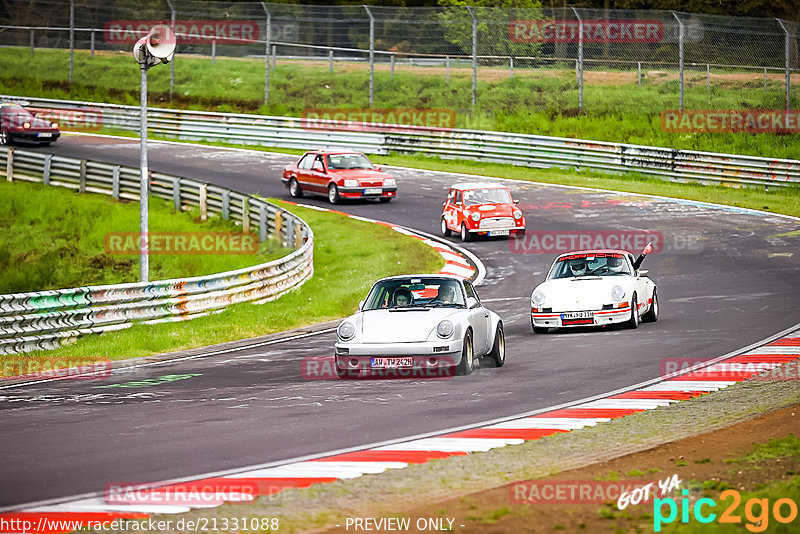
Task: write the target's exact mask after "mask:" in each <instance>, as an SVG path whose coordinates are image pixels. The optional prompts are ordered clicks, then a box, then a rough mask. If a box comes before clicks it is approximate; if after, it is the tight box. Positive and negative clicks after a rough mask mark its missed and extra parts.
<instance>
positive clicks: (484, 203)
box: [441, 183, 525, 241]
mask: <svg viewBox="0 0 800 534" xmlns="http://www.w3.org/2000/svg"><path fill="white" fill-rule="evenodd" d="M441 222H442V234H443V235H445V236H449V235H450V232H460V233H461V240H462V241H469V240H470V239H471V238H472V237H473V236H476V235H485V236H490V237H491V236H508V235H522V234H524V233H525V217H524V216H523V215H522V210H520V209H519V208H518V207H517V202H516V201H515V200H514V199H513V198H511V192H510V191H509V190H508V188H507V187H505V186H502V185H498V184H488V183H463V184H456V185H454V186H452V187H451V188H450V192H449V193H448V194H447V200H446V201H445V203H444V206H443V207H442V221H441Z"/></svg>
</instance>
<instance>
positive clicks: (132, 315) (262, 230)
mask: <svg viewBox="0 0 800 534" xmlns="http://www.w3.org/2000/svg"><path fill="white" fill-rule="evenodd" d="M139 172H140V171H139V169H134V168H129V167H124V166H120V165H109V164H106V163H98V162H94V161H86V160H78V159H73V158H65V157H60V156H53V155H50V154H40V153H36V152H27V151H21V150H15V149H14V148H8V149H7V150H0V173H3V174H4V175H5V176H6V179H7V180H8V181H12V180H25V181H33V182H43V183H44V184H46V185H48V184H49V185H52V186H62V187H68V188H72V189H77V190H79V191H81V192H85V191H86V192H95V193H103V194H108V195H112V196H113V197H114V198H126V199H130V200H135V201H138V200H139V194H138V192H139ZM150 184H151V193H152V194H153V195H154V196H157V197H161V198H166V199H169V200H172V201H173V203H174V206H175V209H176V210H181V209H184V208H185V207H188V206H200V208H201V213H203V212H216V213H219V214H220V215H221V216H222V217H223V218H225V219H231V220H234V221H239V222H240V223H241V225H242V230H243V231H244V232H248V231H249V230H250V228H253V229H256V228H258V232H259V239H260V240H261V241H262V242H263V241H265V240H267V239H268V238H269V237H274V238H276V239H277V240H278V241H279V243H280V245H281V246H285V247H289V248H294V249H295V250H294V251H293V252H291V253H290V254H288V255H287V256H285V257H283V258H280V259H278V260H274V261H270V262H267V263H262V264H260V265H255V266H253V267H246V268H244V269H238V270H235V271H229V272H224V273H218V274H211V275H205V276H196V277H192V278H182V279H174V280H162V281H155V282H144V283H132V284H117V285H106V286H93V287H79V288H72V289H60V290H53V291H38V292H33V293H17V294H11V295H0V354H14V353H19V352H28V351H31V350H46V349H53V348H57V347H58V346H60V345H61V344H62V343H63V342H65V341H68V340H72V339H75V338H77V337H79V336H82V335H85V334H92V333H100V332H109V331H113V330H120V329H123V328H127V327H129V326H131V325H132V324H134V323H145V324H154V323H160V322H170V321H183V320H187V319H193V318H195V317H200V316H203V315H207V314H209V313H212V312H214V311H218V310H222V309H223V308H225V307H227V306H229V305H231V304H235V303H239V302H248V301H250V302H255V303H263V302H267V301H269V300H273V299H276V298H278V297H279V296H281V295H282V294H283V293H285V292H287V291H289V290H291V289H294V288H296V287H299V286H300V285H302V284H303V283H304V282H305V281H306V280H307V279H308V278H310V277H311V276H312V274H313V271H314V266H313V252H314V234H313V232H312V231H311V228H310V227H309V226H308V225H307V224H306V223H305V222H304V221H303V220H302V219H300V218H299V217H297V216H295V215H294V214H292V213H291V212H289V211H286V210H283V209H281V208H279V207H278V206H275V205H273V204H270V203H269V202H266V201H264V200H262V199H259V198H256V197H254V196H251V195H245V194H242V193H237V192H235V191H231V190H228V189H225V188H223V187H219V186H216V185H212V184H207V183H204V182H200V181H197V180H190V179H187V178H181V177H178V176H171V175H167V174H161V173H155V172H153V173H151V177H150Z"/></svg>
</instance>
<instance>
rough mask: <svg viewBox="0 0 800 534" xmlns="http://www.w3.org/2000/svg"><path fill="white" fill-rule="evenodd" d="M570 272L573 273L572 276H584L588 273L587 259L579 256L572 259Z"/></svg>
mask: <svg viewBox="0 0 800 534" xmlns="http://www.w3.org/2000/svg"><path fill="white" fill-rule="evenodd" d="M569 272H570V273H572V276H583V275H584V274H586V259H585V258H577V259H574V260H570V262H569Z"/></svg>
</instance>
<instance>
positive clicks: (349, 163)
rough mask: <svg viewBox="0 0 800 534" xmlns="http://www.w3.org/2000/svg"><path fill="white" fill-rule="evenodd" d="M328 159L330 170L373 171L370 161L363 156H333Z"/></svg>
mask: <svg viewBox="0 0 800 534" xmlns="http://www.w3.org/2000/svg"><path fill="white" fill-rule="evenodd" d="M326 157H327V158H328V168H329V169H334V170H335V169H372V168H373V165H372V162H370V160H368V159H367V157H366V156H364V155H363V154H331V155H329V156H326Z"/></svg>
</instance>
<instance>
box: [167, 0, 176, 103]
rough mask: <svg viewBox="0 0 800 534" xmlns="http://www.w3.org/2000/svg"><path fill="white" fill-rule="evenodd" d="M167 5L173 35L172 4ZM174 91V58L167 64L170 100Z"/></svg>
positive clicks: (173, 17)
mask: <svg viewBox="0 0 800 534" xmlns="http://www.w3.org/2000/svg"><path fill="white" fill-rule="evenodd" d="M167 5H168V6H169V10H170V19H169V20H170V26H169V27H170V29H171V30H172V33H173V34H174V33H175V8H174V7H173V6H172V2H171V1H170V0H167ZM174 90H175V58H172V61H170V62H169V99H170V100H172V93H173V91H174Z"/></svg>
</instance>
